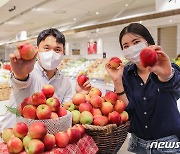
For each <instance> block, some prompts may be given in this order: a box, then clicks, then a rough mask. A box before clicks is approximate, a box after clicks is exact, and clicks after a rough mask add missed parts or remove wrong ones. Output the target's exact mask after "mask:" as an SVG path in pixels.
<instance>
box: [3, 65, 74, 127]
mask: <svg viewBox="0 0 180 154" xmlns="http://www.w3.org/2000/svg"><path fill="white" fill-rule="evenodd" d="M45 84H51V85H53V86H54V88H55V94H54V96H55V97H57V98H58V99H59V100H60V102H61V104H63V103H64V102H66V101H69V100H70V99H71V98H72V87H71V82H70V81H69V79H68V78H67V77H65V76H64V75H63V74H61V73H60V71H58V70H57V72H56V74H55V75H54V76H53V77H52V78H51V79H50V80H49V79H48V77H47V75H46V72H45V71H44V69H43V68H42V67H41V66H40V65H39V63H38V62H36V63H35V65H34V69H33V71H32V72H31V73H30V74H29V78H28V79H27V81H20V80H17V79H15V78H14V76H13V75H12V77H11V87H12V90H11V97H10V102H9V106H10V107H18V106H19V105H20V104H21V102H22V101H23V100H24V98H26V97H28V96H31V95H32V94H33V93H35V92H38V91H41V89H42V87H43V85H45ZM15 123H16V118H15V115H13V114H12V113H10V112H9V111H8V112H7V114H6V115H5V122H4V124H3V126H2V129H4V128H9V127H12V126H13V125H14V124H15Z"/></svg>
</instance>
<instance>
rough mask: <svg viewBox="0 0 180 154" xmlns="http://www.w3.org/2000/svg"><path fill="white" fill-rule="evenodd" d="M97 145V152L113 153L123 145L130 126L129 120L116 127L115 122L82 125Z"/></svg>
mask: <svg viewBox="0 0 180 154" xmlns="http://www.w3.org/2000/svg"><path fill="white" fill-rule="evenodd" d="M83 126H84V127H85V129H86V133H87V134H88V135H90V136H91V137H92V138H93V139H94V141H95V143H96V145H97V146H98V149H99V151H98V153H99V154H115V153H117V152H118V151H119V149H120V148H121V146H122V145H123V143H124V141H125V139H126V137H127V134H128V130H129V126H130V122H129V121H127V122H126V123H125V124H123V125H120V126H119V127H117V125H116V124H109V125H107V126H94V125H87V124H85V125H83Z"/></svg>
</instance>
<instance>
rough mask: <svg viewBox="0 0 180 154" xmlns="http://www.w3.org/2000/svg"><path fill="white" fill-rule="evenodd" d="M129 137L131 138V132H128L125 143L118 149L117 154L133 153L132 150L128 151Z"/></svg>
mask: <svg viewBox="0 0 180 154" xmlns="http://www.w3.org/2000/svg"><path fill="white" fill-rule="evenodd" d="M129 138H130V134H128V136H127V138H126V140H125V142H124V144H123V145H122V147H121V149H120V150H119V151H118V153H117V154H133V153H132V152H129V151H127V147H128V140H129Z"/></svg>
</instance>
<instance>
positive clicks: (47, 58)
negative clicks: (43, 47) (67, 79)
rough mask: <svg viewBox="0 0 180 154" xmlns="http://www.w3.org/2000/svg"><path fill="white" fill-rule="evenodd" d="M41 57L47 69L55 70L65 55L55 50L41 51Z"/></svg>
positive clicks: (42, 63) (43, 65)
mask: <svg viewBox="0 0 180 154" xmlns="http://www.w3.org/2000/svg"><path fill="white" fill-rule="evenodd" d="M39 59H40V63H41V65H42V67H43V68H44V69H45V70H54V69H55V68H57V66H58V65H59V64H60V62H61V61H62V59H63V55H61V54H59V53H56V52H55V51H53V50H51V51H47V52H39Z"/></svg>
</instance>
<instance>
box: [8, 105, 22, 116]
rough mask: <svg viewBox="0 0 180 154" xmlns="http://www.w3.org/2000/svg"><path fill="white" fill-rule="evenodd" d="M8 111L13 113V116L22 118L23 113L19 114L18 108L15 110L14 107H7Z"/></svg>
mask: <svg viewBox="0 0 180 154" xmlns="http://www.w3.org/2000/svg"><path fill="white" fill-rule="evenodd" d="M6 108H7V110H8V111H9V112H11V113H12V114H15V115H16V117H20V116H21V113H20V112H19V110H18V109H17V108H14V107H9V106H6Z"/></svg>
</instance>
